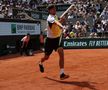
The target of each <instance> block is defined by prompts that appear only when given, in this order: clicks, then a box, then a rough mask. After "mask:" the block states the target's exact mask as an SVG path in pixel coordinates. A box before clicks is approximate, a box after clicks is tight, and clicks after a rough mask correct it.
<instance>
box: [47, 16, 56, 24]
mask: <svg viewBox="0 0 108 90" xmlns="http://www.w3.org/2000/svg"><path fill="white" fill-rule="evenodd" d="M47 21H48V22H49V23H54V22H55V18H54V17H53V16H49V17H48V19H47Z"/></svg>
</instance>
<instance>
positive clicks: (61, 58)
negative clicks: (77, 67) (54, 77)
mask: <svg viewBox="0 0 108 90" xmlns="http://www.w3.org/2000/svg"><path fill="white" fill-rule="evenodd" d="M57 52H58V54H59V67H60V79H61V80H63V79H66V78H68V77H69V75H66V74H65V73H64V50H63V48H62V47H59V48H58V49H57Z"/></svg>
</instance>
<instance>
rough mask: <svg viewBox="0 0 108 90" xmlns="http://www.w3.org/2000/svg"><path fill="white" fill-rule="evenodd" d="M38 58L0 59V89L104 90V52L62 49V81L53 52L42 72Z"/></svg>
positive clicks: (107, 61)
mask: <svg viewBox="0 0 108 90" xmlns="http://www.w3.org/2000/svg"><path fill="white" fill-rule="evenodd" d="M42 56H43V53H35V55H34V56H19V55H7V56H2V57H0V90H108V49H77V50H72V49H71V50H65V71H66V73H67V74H69V75H70V78H68V79H65V80H60V79H59V65H58V61H59V60H58V56H57V53H55V52H54V53H53V54H52V55H51V57H50V59H49V61H47V62H46V63H44V67H45V73H44V74H41V73H40V72H39V67H38V64H37V62H38V61H39V60H40V59H41V57H42Z"/></svg>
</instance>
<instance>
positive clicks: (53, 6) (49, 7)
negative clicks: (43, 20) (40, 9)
mask: <svg viewBox="0 0 108 90" xmlns="http://www.w3.org/2000/svg"><path fill="white" fill-rule="evenodd" d="M52 8H55V5H49V6H48V7H47V9H48V11H49V10H50V9H52Z"/></svg>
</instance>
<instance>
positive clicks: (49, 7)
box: [48, 5, 56, 15]
mask: <svg viewBox="0 0 108 90" xmlns="http://www.w3.org/2000/svg"><path fill="white" fill-rule="evenodd" d="M48 12H49V14H52V15H55V14H56V7H55V5H49V6H48Z"/></svg>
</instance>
